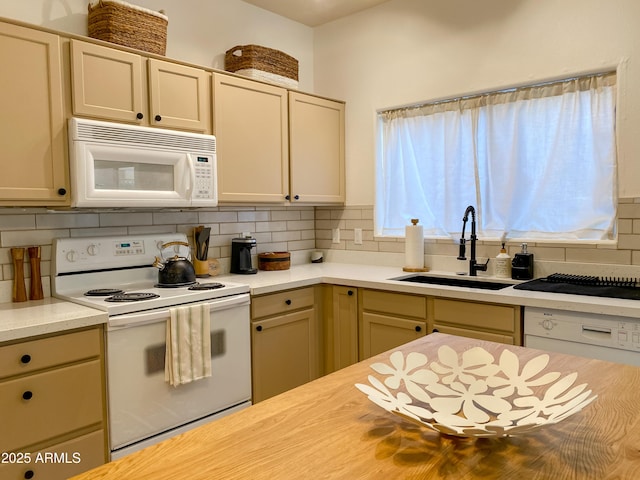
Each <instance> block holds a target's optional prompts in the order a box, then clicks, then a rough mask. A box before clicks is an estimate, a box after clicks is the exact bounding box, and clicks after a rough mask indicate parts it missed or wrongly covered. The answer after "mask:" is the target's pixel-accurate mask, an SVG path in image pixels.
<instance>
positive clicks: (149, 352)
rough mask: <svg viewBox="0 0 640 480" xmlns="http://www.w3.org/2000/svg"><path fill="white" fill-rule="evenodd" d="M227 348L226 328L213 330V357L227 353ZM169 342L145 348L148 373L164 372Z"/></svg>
mask: <svg viewBox="0 0 640 480" xmlns="http://www.w3.org/2000/svg"><path fill="white" fill-rule="evenodd" d="M226 350H227V342H226V335H225V332H224V330H216V331H214V332H211V358H212V359H213V358H216V357H219V356H222V355H224V354H225V352H226ZM166 351H167V344H166V343H163V344H161V345H152V346H150V347H147V348H146V350H145V371H146V374H147V375H153V374H154V373H158V372H164V360H165V353H166Z"/></svg>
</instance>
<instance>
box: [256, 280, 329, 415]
mask: <svg viewBox="0 0 640 480" xmlns="http://www.w3.org/2000/svg"><path fill="white" fill-rule="evenodd" d="M315 299H316V288H315V287H305V288H301V289H296V290H289V291H285V292H278V293H274V294H269V295H262V296H256V297H253V298H252V299H251V352H252V359H251V361H252V370H251V374H252V389H253V403H258V402H261V401H262V400H266V399H267V398H270V397H273V396H275V395H278V394H279V393H282V392H285V391H287V390H290V389H292V388H295V387H297V386H299V385H302V384H304V383H307V382H309V381H311V380H314V379H316V378H318V377H319V376H320V341H321V336H320V334H319V325H318V323H319V322H318V319H317V310H316V308H315V303H316V300H315Z"/></svg>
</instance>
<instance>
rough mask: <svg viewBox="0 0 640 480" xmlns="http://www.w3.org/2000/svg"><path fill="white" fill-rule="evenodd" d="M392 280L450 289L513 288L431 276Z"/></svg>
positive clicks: (492, 283) (476, 281)
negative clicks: (443, 286)
mask: <svg viewBox="0 0 640 480" xmlns="http://www.w3.org/2000/svg"><path fill="white" fill-rule="evenodd" d="M391 280H399V281H401V282H412V283H426V284H430V285H446V286H449V287H467V288H480V289H484V290H501V289H503V288H507V287H510V286H512V285H513V284H511V283H505V282H492V281H486V280H471V279H468V278H455V277H433V276H429V275H414V276H411V277H404V278H392V279H391Z"/></svg>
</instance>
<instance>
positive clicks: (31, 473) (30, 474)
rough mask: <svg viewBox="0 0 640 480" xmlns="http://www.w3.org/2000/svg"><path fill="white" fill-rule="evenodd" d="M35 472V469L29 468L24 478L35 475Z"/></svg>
mask: <svg viewBox="0 0 640 480" xmlns="http://www.w3.org/2000/svg"><path fill="white" fill-rule="evenodd" d="M35 475H36V474H35V472H34V471H33V470H27V471H26V472H24V478H26V479H27V480H29V479H31V478H33V477H35Z"/></svg>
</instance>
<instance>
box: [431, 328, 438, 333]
mask: <svg viewBox="0 0 640 480" xmlns="http://www.w3.org/2000/svg"><path fill="white" fill-rule="evenodd" d="M439 331H440V330H438V329H437V328H434V329H433V330H431V333H438V332H439Z"/></svg>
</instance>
